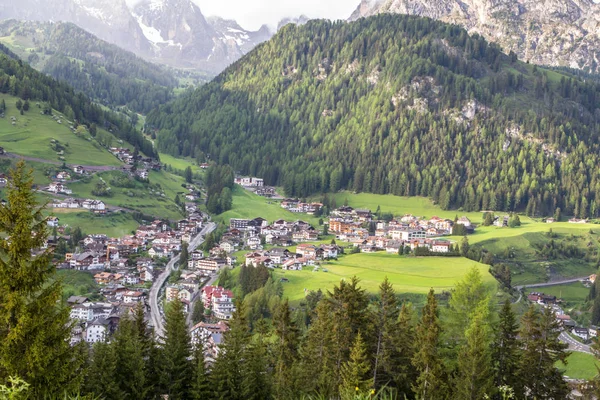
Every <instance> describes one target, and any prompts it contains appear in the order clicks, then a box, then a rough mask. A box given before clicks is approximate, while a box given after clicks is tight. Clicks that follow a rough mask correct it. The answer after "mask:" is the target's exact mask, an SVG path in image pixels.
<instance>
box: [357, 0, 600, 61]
mask: <svg viewBox="0 0 600 400" xmlns="http://www.w3.org/2000/svg"><path fill="white" fill-rule="evenodd" d="M379 13H399V14H410V15H419V16H423V17H430V18H434V19H437V20H441V21H444V22H448V23H453V24H458V25H461V26H463V27H464V28H465V29H467V30H468V31H469V33H479V34H480V35H483V36H484V37H485V38H486V39H487V40H489V41H493V42H496V43H498V44H500V46H502V48H503V49H504V51H505V52H506V53H509V52H510V51H513V52H514V53H516V54H517V55H518V57H519V58H520V59H522V60H525V61H530V62H532V63H535V64H541V65H549V66H563V67H564V66H566V67H571V68H580V69H584V70H587V71H590V72H599V68H600V66H599V65H598V61H597V60H598V57H599V56H600V30H599V29H598V28H599V26H600V25H599V24H600V5H599V4H596V3H594V2H593V1H592V0H501V1H497V0H464V1H462V0H362V2H361V3H360V5H359V6H358V8H357V9H356V10H355V11H354V13H353V14H352V15H351V17H350V20H356V19H358V18H360V17H367V16H371V15H375V14H379Z"/></svg>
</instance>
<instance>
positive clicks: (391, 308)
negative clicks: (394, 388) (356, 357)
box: [372, 276, 398, 388]
mask: <svg viewBox="0 0 600 400" xmlns="http://www.w3.org/2000/svg"><path fill="white" fill-rule="evenodd" d="M372 315H373V325H374V327H375V330H376V332H375V337H376V342H375V349H374V358H375V361H374V368H373V383H374V386H375V387H376V388H379V387H381V386H382V385H386V384H388V383H389V382H390V380H391V379H392V377H391V376H389V375H387V374H386V373H385V363H384V362H383V361H382V360H383V359H386V360H388V361H389V359H390V357H391V356H392V352H393V350H394V345H393V343H392V341H391V338H392V335H393V333H394V331H395V330H396V329H397V328H398V327H397V320H398V301H397V299H396V293H395V292H394V288H393V287H392V284H391V283H390V281H389V280H388V278H387V276H386V277H385V279H384V281H383V283H382V284H381V285H379V298H378V301H377V303H376V308H375V312H374V313H372Z"/></svg>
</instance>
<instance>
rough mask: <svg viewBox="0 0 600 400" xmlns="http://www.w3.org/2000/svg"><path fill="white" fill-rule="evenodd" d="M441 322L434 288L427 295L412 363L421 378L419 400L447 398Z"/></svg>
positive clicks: (416, 389) (418, 386)
mask: <svg viewBox="0 0 600 400" xmlns="http://www.w3.org/2000/svg"><path fill="white" fill-rule="evenodd" d="M440 333H441V328H440V322H439V319H438V309H437V300H436V298H435V295H434V292H433V289H431V290H430V291H429V294H428V295H427V304H425V307H423V313H422V316H421V321H420V322H419V324H418V325H417V329H416V341H415V348H416V349H417V350H416V353H415V355H414V356H413V359H412V364H413V366H414V367H415V368H416V370H417V372H418V373H419V376H418V377H417V381H416V383H415V384H414V385H413V392H414V393H415V397H416V398H417V399H419V400H438V399H445V398H446V397H447V383H446V377H445V372H444V367H443V363H442V359H441V357H440V355H439V340H440Z"/></svg>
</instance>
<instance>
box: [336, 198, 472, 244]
mask: <svg viewBox="0 0 600 400" xmlns="http://www.w3.org/2000/svg"><path fill="white" fill-rule="evenodd" d="M456 223H457V224H462V225H464V226H465V228H466V229H467V230H470V229H472V228H473V227H472V224H471V221H470V220H469V219H468V218H467V217H461V218H458V220H457V221H456ZM453 226H454V221H452V220H450V219H444V218H439V217H432V218H430V219H422V218H418V217H415V216H413V215H410V214H406V215H404V216H402V217H401V218H398V219H394V220H391V221H389V222H387V221H378V220H375V219H374V218H373V214H372V213H371V211H370V210H361V209H354V208H352V207H347V206H344V207H340V208H338V209H336V210H334V211H332V212H331V216H330V218H329V221H328V230H329V232H330V233H333V234H335V235H336V239H338V240H341V241H345V242H349V243H352V244H353V245H354V246H355V247H359V248H360V250H361V251H363V252H374V251H383V250H385V251H387V252H389V253H398V252H399V251H400V250H401V249H403V248H405V247H409V248H410V249H411V250H415V249H417V248H427V249H429V250H430V251H431V252H433V253H448V252H450V251H451V248H452V243H451V242H450V241H448V240H443V239H440V237H441V236H445V235H450V234H452V227H453Z"/></svg>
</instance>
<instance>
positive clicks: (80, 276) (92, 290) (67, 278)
mask: <svg viewBox="0 0 600 400" xmlns="http://www.w3.org/2000/svg"><path fill="white" fill-rule="evenodd" d="M55 279H58V280H60V281H61V282H62V284H63V298H65V299H67V298H69V297H70V296H86V297H96V296H97V293H98V284H97V283H96V281H95V280H94V276H93V275H92V274H91V273H89V272H85V271H76V270H72V269H59V270H57V271H56V277H55Z"/></svg>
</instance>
